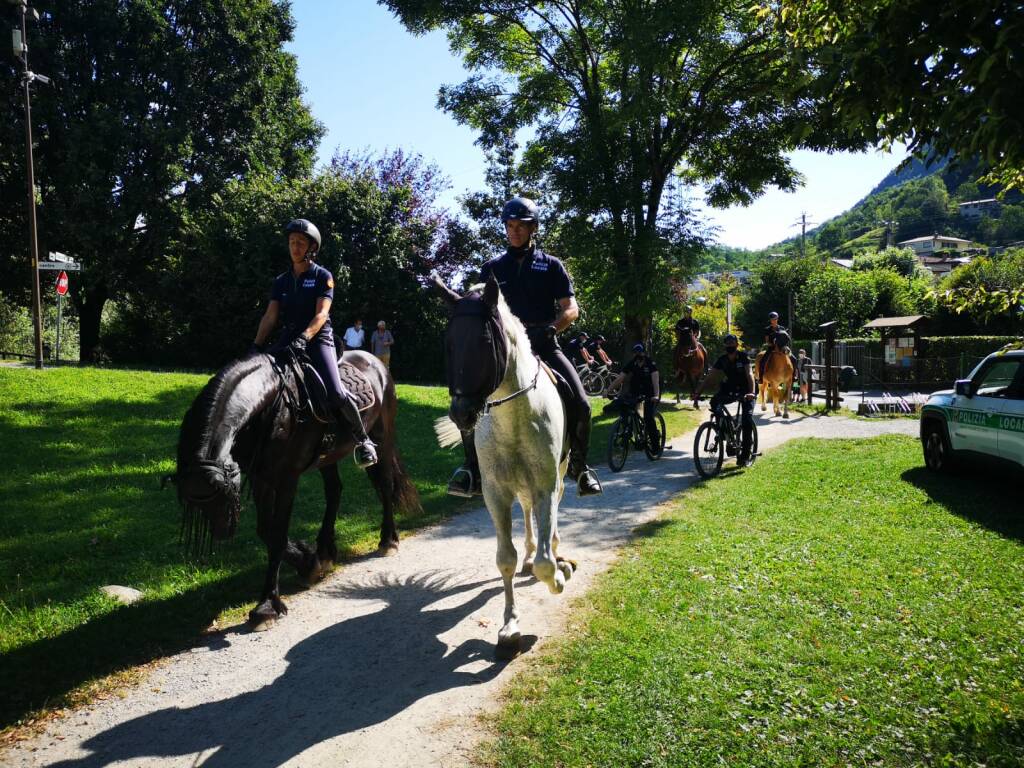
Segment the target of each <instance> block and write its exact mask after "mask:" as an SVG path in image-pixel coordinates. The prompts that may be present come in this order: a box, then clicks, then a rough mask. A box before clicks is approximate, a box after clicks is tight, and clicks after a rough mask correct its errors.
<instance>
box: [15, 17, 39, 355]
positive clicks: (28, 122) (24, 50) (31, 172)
mask: <svg viewBox="0 0 1024 768" xmlns="http://www.w3.org/2000/svg"><path fill="white" fill-rule="evenodd" d="M15 2H16V3H17V5H18V10H20V11H21V50H20V51H19V52H18V53H19V54H20V55H19V58H20V59H21V64H22V69H23V73H22V85H23V87H24V89H25V164H26V167H27V170H28V230H29V260H30V262H31V264H32V325H33V327H34V329H35V357H36V368H42V367H43V317H42V300H41V296H40V291H39V234H38V230H37V228H36V175H35V166H34V164H33V159H32V100H31V91H30V88H31V85H32V80H33V79H34V78H33V75H32V72H31V71H30V70H29V68H28V3H27V2H26V0H15Z"/></svg>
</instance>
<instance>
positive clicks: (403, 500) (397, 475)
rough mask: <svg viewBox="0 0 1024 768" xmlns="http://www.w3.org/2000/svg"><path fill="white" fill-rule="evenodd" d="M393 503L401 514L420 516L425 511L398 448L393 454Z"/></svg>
mask: <svg viewBox="0 0 1024 768" xmlns="http://www.w3.org/2000/svg"><path fill="white" fill-rule="evenodd" d="M391 502H392V503H393V504H394V505H395V507H396V508H397V509H398V511H399V512H401V513H403V514H405V515H408V516H412V515H418V514H420V513H421V512H422V511H423V505H422V504H421V503H420V493H419V491H417V490H416V486H415V485H413V483H412V481H411V480H410V479H409V473H408V472H406V470H405V465H404V464H403V463H402V459H401V457H400V456H399V455H398V449H397V448H396V449H395V450H394V451H392V453H391Z"/></svg>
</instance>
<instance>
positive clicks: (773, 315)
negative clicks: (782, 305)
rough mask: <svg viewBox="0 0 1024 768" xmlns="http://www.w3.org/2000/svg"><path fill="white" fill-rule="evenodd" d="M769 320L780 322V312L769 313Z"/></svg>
mask: <svg viewBox="0 0 1024 768" xmlns="http://www.w3.org/2000/svg"><path fill="white" fill-rule="evenodd" d="M768 319H769V320H778V319H779V313H778V312H769V313H768Z"/></svg>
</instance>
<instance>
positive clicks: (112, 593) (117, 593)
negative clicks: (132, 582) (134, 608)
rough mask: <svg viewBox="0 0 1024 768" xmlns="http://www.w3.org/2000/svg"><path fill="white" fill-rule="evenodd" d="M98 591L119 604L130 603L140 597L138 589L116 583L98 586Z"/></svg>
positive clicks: (135, 601)
mask: <svg viewBox="0 0 1024 768" xmlns="http://www.w3.org/2000/svg"><path fill="white" fill-rule="evenodd" d="M100 592H102V593H103V594H105V595H106V596H107V597H112V598H114V599H115V600H117V602H119V603H121V605H131V604H132V603H137V602H139V600H141V599H142V593H141V592H140V591H139V590H137V589H132V588H131V587H122V586H120V585H118V584H108V585H107V586H105V587H100Z"/></svg>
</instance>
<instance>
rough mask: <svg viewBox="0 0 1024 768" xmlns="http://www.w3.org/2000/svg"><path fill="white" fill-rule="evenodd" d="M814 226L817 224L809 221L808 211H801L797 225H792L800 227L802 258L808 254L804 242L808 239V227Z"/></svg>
mask: <svg viewBox="0 0 1024 768" xmlns="http://www.w3.org/2000/svg"><path fill="white" fill-rule="evenodd" d="M814 225H815V222H813V221H808V220H807V211H801V212H800V218H799V219H798V220H797V221H796V223H795V224H793V225H792V226H794V227H800V256H801V257H802V256H805V255H806V253H807V252H806V250H805V249H804V241H805V240H806V239H807V227H808V226H811V227H813V226H814Z"/></svg>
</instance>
